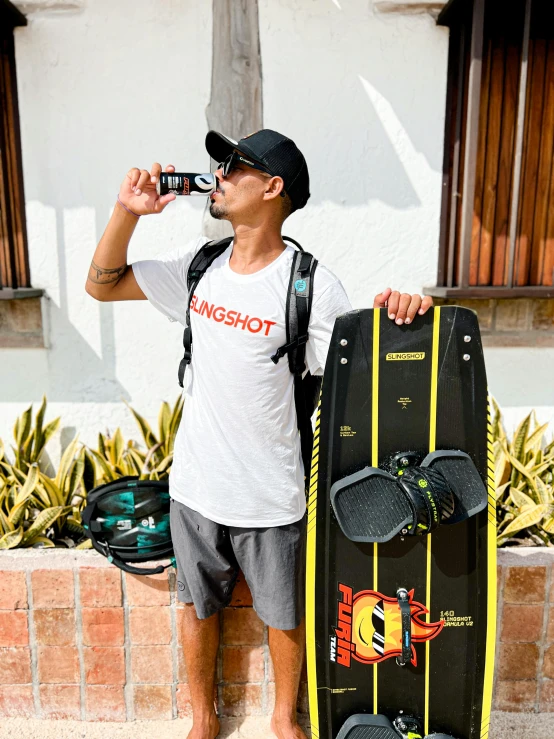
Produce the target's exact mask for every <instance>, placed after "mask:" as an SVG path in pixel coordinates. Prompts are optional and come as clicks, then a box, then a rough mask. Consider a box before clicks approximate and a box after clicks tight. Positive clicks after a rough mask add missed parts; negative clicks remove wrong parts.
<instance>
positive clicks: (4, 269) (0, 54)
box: [0, 0, 30, 288]
mask: <svg viewBox="0 0 554 739" xmlns="http://www.w3.org/2000/svg"><path fill="white" fill-rule="evenodd" d="M25 23H26V21H25V18H24V17H23V16H22V15H21V14H20V13H19V12H18V11H17V10H16V9H15V8H14V7H13V6H11V5H10V4H9V3H6V2H5V1H4V0H2V2H0V288H2V287H10V288H21V287H30V275H29V258H28V253H27V233H26V225H25V196H24V191H23V171H22V164H21V141H20V134H19V111H18V104H17V84H16V76H15V53H14V39H13V28H14V26H15V25H24V24H25Z"/></svg>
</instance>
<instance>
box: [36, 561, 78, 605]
mask: <svg viewBox="0 0 554 739" xmlns="http://www.w3.org/2000/svg"><path fill="white" fill-rule="evenodd" d="M31 583H32V588H33V608H73V606H74V605H75V599H74V592H73V572H72V571H71V570H35V571H34V572H32V573H31Z"/></svg>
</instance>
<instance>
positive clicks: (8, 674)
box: [0, 647, 32, 685]
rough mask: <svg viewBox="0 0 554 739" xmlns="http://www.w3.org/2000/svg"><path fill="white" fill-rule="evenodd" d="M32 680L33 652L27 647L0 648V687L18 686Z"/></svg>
mask: <svg viewBox="0 0 554 739" xmlns="http://www.w3.org/2000/svg"><path fill="white" fill-rule="evenodd" d="M31 680H32V678H31V650H30V649H28V648H27V647H12V648H8V647H2V648H0V685H18V684H20V683H30V682H31Z"/></svg>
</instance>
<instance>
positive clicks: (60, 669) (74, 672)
mask: <svg viewBox="0 0 554 739" xmlns="http://www.w3.org/2000/svg"><path fill="white" fill-rule="evenodd" d="M37 651H38V679H39V682H41V683H62V684H65V685H69V684H72V683H73V684H75V683H78V682H79V680H80V671H79V653H78V651H77V648H76V647H39V648H38V650H37Z"/></svg>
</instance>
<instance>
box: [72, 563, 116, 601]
mask: <svg viewBox="0 0 554 739" xmlns="http://www.w3.org/2000/svg"><path fill="white" fill-rule="evenodd" d="M79 583H80V589H81V605H82V606H83V607H85V608H117V607H118V606H121V605H122V604H123V599H122V593H121V572H120V571H119V570H118V569H117V568H116V567H109V568H97V567H83V568H82V569H80V570H79Z"/></svg>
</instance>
